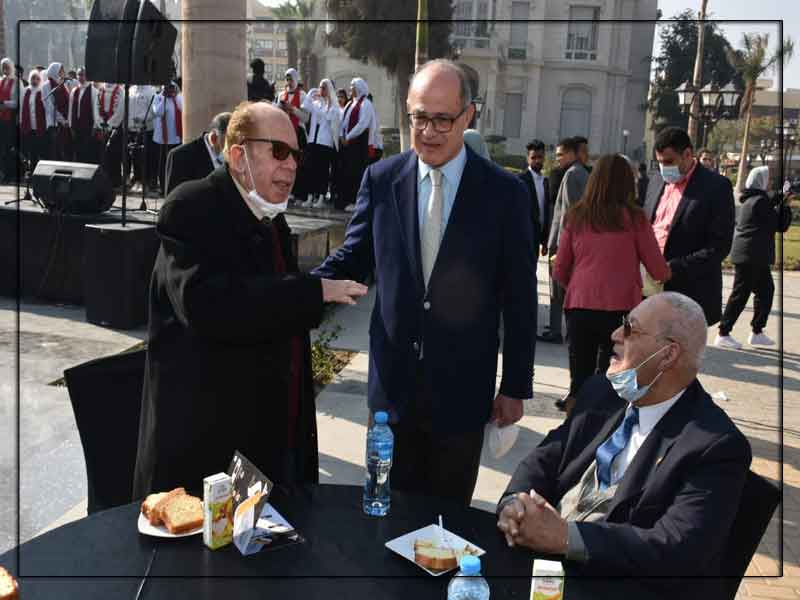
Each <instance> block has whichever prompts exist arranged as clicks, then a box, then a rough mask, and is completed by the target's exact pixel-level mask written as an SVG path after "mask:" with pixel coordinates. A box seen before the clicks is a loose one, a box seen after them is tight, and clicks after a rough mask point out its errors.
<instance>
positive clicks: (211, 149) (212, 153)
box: [203, 133, 236, 181]
mask: <svg viewBox="0 0 800 600" xmlns="http://www.w3.org/2000/svg"><path fill="white" fill-rule="evenodd" d="M210 135H211V134H209V133H204V134H203V141H204V142H205V143H206V150H208V156H209V157H210V158H211V164H212V165H214V168H215V169H216V168H217V167H221V166H222V165H223V164H225V161H224V160H222V159H221V158H220V157H219V156H217V153H216V151H215V150H214V146H212V145H211V141H210V140H209V139H208V138H209V136H210ZM234 181H236V180H235V179H234Z"/></svg>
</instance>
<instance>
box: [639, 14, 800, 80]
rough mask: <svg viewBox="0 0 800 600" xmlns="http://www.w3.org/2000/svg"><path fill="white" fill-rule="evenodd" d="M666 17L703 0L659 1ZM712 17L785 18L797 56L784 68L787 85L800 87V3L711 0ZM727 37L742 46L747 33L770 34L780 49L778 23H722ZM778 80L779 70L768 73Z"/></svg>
mask: <svg viewBox="0 0 800 600" xmlns="http://www.w3.org/2000/svg"><path fill="white" fill-rule="evenodd" d="M658 7H659V8H660V9H661V11H662V13H663V18H665V19H668V18H671V17H674V16H675V15H677V14H678V13H680V12H682V11H683V10H685V9H687V8H691V9H692V10H694V11H695V12H697V11H699V10H700V0H658ZM708 13H709V15H708V18H710V19H735V20H742V21H747V20H750V19H758V20H779V19H783V35H784V37H787V36H788V37H791V38H792V40H794V43H795V51H794V58H793V59H792V60H791V61H789V62H788V63H784V67H783V87H784V89H786V88H796V89H800V2H797V1H794V0H708ZM720 28H721V29H722V31H723V33H724V34H725V37H727V38H728V41H729V42H730V43H731V45H733V47H734V48H740V47H741V41H742V35H743V34H744V33H769V35H770V45H771V46H772V47H773V48H777V40H778V25H777V23H756V22H752V21H751V22H749V23H748V22H742V23H720ZM654 46H655V47H654V49H653V56H657V55H658V51H659V39H658V26H656V39H655V44H654ZM765 77H768V78H770V79H773V80H774V84H775V86H777V73H773V74H772V75H765Z"/></svg>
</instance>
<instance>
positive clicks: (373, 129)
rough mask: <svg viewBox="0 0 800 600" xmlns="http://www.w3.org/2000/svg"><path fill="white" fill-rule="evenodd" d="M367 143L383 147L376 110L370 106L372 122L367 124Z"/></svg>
mask: <svg viewBox="0 0 800 600" xmlns="http://www.w3.org/2000/svg"><path fill="white" fill-rule="evenodd" d="M369 145H370V146H374V147H375V148H381V149H383V135H382V134H381V128H380V123H379V122H378V111H377V110H375V107H374V106H373V107H372V123H370V125H369Z"/></svg>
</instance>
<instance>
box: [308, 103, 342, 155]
mask: <svg viewBox="0 0 800 600" xmlns="http://www.w3.org/2000/svg"><path fill="white" fill-rule="evenodd" d="M302 109H303V110H304V111H306V112H307V113H309V114H310V115H311V119H310V120H309V122H308V143H309V144H319V145H321V146H328V147H329V148H335V147H336V145H337V143H338V140H334V132H335V131H336V127H337V125H336V124H337V123H338V122H339V114H338V111H337V109H336V107H334V106H332V105H328V104H326V103H325V102H323V101H322V100H321V99H317V100H315V99H312V97H311V96H310V95H307V96H306V98H305V100H303V106H302ZM318 126H319V132H317V127H318Z"/></svg>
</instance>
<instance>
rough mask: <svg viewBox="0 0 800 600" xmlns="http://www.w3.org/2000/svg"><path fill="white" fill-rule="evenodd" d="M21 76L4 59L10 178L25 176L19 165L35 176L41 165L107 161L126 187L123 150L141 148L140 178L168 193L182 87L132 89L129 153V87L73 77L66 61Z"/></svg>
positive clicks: (0, 111)
mask: <svg viewBox="0 0 800 600" xmlns="http://www.w3.org/2000/svg"><path fill="white" fill-rule="evenodd" d="M19 72H20V71H19V69H18V68H15V67H14V63H13V61H12V60H11V59H10V58H4V59H3V60H2V78H0V153H1V154H0V164H2V171H3V173H4V174H5V179H7V180H9V179H12V178H13V177H14V174H16V173H17V164H18V162H17V161H21V162H23V163H27V164H26V166H27V170H29V171H30V172H31V173H32V172H33V170H34V169H35V168H36V164H37V163H38V162H39V161H40V160H61V161H76V162H84V163H90V164H101V165H102V166H103V169H104V171H105V172H106V173H107V175H108V176H109V178H110V180H111V183H112V185H113V186H114V187H116V188H119V187H120V186H121V185H122V183H123V177H124V175H125V174H124V173H123V153H124V152H129V151H131V150H133V152H132V156H131V157H132V159H133V167H134V173H133V180H134V181H138V182H139V183H141V184H143V185H148V186H149V187H150V188H158V189H160V191H161V192H162V193H163V191H164V184H165V181H164V179H165V178H164V167H165V162H166V156H167V154H168V153H169V151H170V150H171V149H172V148H174V147H176V146H178V145H180V144H181V141H182V132H181V111H182V109H183V98H182V95H181V93H180V89H179V87H178V85H177V84H176V83H171V84H169V85H166V86H162V87H161V88H160V89H159V88H158V87H157V86H151V85H133V86H131V87H130V89H129V96H128V98H129V103H128V132H129V138H128V142H129V145H128V147H127V148H123V144H122V138H123V135H122V127H121V126H122V121H123V119H124V110H125V107H124V95H125V90H124V87H123V86H122V85H121V84H117V83H100V82H91V81H88V80H87V77H86V71H85V69H84V68H79V69H77V70H76V71H70V72H69V73H65V70H64V66H63V65H62V64H61V63H59V62H53V63H51V64H50V66H49V67H47V68H46V69H45V68H44V67H36V68H34V69H33V70H31V71H30V73H29V75H28V79H27V80H25V79H24V78H22V77H21V76H20V75H19ZM17 124H18V125H19V138H17V132H16V128H17ZM18 139H19V141H20V142H21V143H20V144H18V143H17V140H18ZM18 146H19V147H18ZM145 179H146V180H147V181H145Z"/></svg>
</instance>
